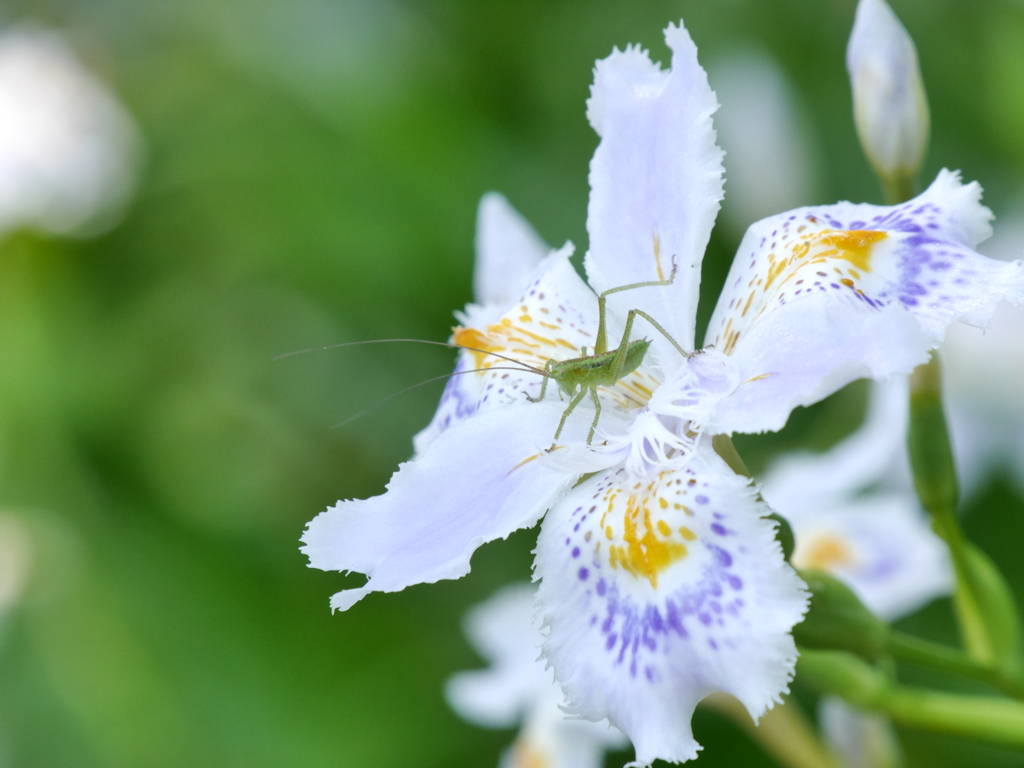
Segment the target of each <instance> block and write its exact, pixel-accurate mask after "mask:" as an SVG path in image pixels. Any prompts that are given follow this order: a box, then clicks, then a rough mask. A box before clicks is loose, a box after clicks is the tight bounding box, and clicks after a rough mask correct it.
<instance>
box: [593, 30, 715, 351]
mask: <svg viewBox="0 0 1024 768" xmlns="http://www.w3.org/2000/svg"><path fill="white" fill-rule="evenodd" d="M665 42H666V43H668V46H669V48H671V49H672V68H671V69H670V70H662V69H661V67H660V66H659V65H657V64H654V63H652V62H651V60H650V58H649V56H648V54H647V52H646V51H642V50H640V48H638V47H628V48H626V50H625V51H619V50H618V49H616V50H615V51H614V52H613V53H612V55H611V56H609V57H608V58H606V59H603V60H601V61H599V62H597V66H596V67H595V68H594V85H593V87H592V88H591V96H590V101H589V102H588V103H587V117H588V118H589V120H590V124H591V125H592V126H593V128H594V130H595V131H597V134H598V135H599V136H600V137H601V143H600V144H599V145H598V147H597V151H596V152H595V153H594V159H593V160H592V161H591V164H590V188H591V194H590V206H589V208H588V209H587V232H588V233H589V234H590V251H589V252H588V253H587V258H586V262H585V263H586V269H587V278H588V280H589V282H590V285H591V286H593V288H594V290H595V291H597V292H598V293H600V292H601V291H604V290H607V289H609V288H615V287H617V286H620V285H627V284H629V283H638V282H645V281H650V280H662V279H667V278H668V276H669V274H670V272H671V269H672V266H671V261H672V259H675V260H676V264H677V265H678V272H677V274H676V279H675V283H674V284H673V285H672V286H670V287H668V288H644V289H640V290H638V291H632V292H630V293H624V294H618V295H613V296H610V297H609V300H608V301H609V306H611V307H614V308H615V309H616V310H617V311H618V313H619V315H620V316H622V317H625V314H626V312H627V311H628V310H630V309H632V308H633V307H636V306H643V307H644V309H646V310H647V311H648V312H649V313H650V314H651V315H653V316H654V317H655V318H656V319H657V320H658V322H660V323H661V324H662V325H664V326H665V328H666V329H668V331H669V333H671V334H672V335H673V336H674V337H675V339H676V341H678V342H679V343H680V344H681V345H682V346H683V348H685V349H687V350H690V349H692V348H693V340H694V317H695V313H696V309H697V297H698V293H699V289H700V264H701V259H702V258H703V257H704V248H705V247H706V246H707V243H708V239H709V237H710V236H711V228H712V226H713V225H714V222H715V215H716V214H717V213H718V207H719V202H720V201H721V199H722V184H723V182H722V173H723V169H722V150H721V149H719V148H718V146H717V145H716V144H715V130H714V128H713V126H712V124H711V115H712V113H714V111H715V110H716V109H717V108H718V102H717V100H716V99H715V94H714V93H713V92H712V90H711V88H710V87H709V86H708V81H707V76H706V75H705V74H704V70H703V69H701V67H700V64H698V63H697V48H696V46H695V45H694V44H693V41H692V40H691V39H690V35H689V33H688V32H687V31H686V29H685V28H684V27H683V26H682V25H680V26H678V27H677V26H674V25H670V26H669V27H668V29H666V30H665ZM640 302H642V304H641V303H640ZM612 335H613V336H614V334H612ZM652 338H653V340H654V348H655V349H656V350H661V352H660V354H659V355H658V356H659V357H660V358H661V359H663V360H665V359H671V356H672V353H671V352H670V350H671V347H670V346H668V343H667V342H666V341H665V340H664V339H662V338H660V337H659V336H658V335H657V334H655V335H654V336H652ZM675 356H676V357H678V354H676V355H675Z"/></svg>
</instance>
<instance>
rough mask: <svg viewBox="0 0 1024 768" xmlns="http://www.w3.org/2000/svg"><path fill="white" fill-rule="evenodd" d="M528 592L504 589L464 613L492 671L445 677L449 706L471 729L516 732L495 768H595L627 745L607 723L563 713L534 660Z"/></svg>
mask: <svg viewBox="0 0 1024 768" xmlns="http://www.w3.org/2000/svg"><path fill="white" fill-rule="evenodd" d="M535 591H536V590H535V589H534V588H533V587H532V586H531V585H529V584H515V585H512V586H509V587H505V588H504V589H502V590H501V591H499V592H498V593H496V594H495V595H493V596H492V597H491V598H490V599H489V600H488V601H487V602H485V603H483V604H481V605H478V606H476V607H475V608H474V609H473V610H472V611H470V613H469V615H468V616H467V617H466V635H467V636H468V637H469V639H470V642H472V644H473V647H474V648H475V649H476V651H477V652H478V653H479V654H480V655H481V656H482V657H484V658H485V659H486V660H487V661H489V662H490V663H491V666H490V667H489V668H488V669H481V670H476V671H472V672H460V673H459V674H457V675H455V676H454V677H452V678H451V680H449V681H448V689H447V695H448V702H449V703H450V704H451V706H452V709H454V710H455V711H456V712H458V713H459V715H460V716H461V717H462V718H464V719H465V720H468V721H470V722H471V723H476V724H477V725H482V726H484V727H487V728H511V727H514V726H516V725H520V724H521V725H522V729H521V730H520V732H519V736H518V737H517V738H516V741H515V743H514V744H513V745H512V746H511V747H510V748H509V750H508V751H507V752H506V753H505V756H504V758H503V759H502V763H501V765H502V768H534V766H544V768H599V766H601V765H603V764H604V753H605V751H606V750H609V749H621V748H623V747H625V746H626V744H627V743H628V742H627V741H626V738H625V736H623V735H622V733H620V732H619V731H618V730H616V729H615V728H613V727H611V726H610V725H608V724H607V723H606V722H604V723H593V722H590V721H589V720H580V719H577V718H569V717H567V716H566V714H565V713H564V712H563V711H562V709H561V705H562V704H563V703H564V700H565V697H564V695H563V694H562V689H561V688H560V687H559V686H558V683H556V682H555V679H554V674H553V673H552V671H551V670H550V669H546V668H545V664H544V661H543V660H542V659H541V658H540V648H541V644H542V643H543V642H544V636H543V634H542V633H541V631H540V629H538V627H537V624H536V622H535V621H534V613H535V609H534V596H535Z"/></svg>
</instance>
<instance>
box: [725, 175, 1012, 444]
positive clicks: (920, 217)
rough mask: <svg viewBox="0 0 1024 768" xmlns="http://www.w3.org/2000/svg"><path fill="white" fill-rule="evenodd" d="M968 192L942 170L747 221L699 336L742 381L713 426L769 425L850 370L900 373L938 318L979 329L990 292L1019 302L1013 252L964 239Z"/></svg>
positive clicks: (969, 225) (981, 227)
mask: <svg viewBox="0 0 1024 768" xmlns="http://www.w3.org/2000/svg"><path fill="white" fill-rule="evenodd" d="M980 196H981V188H980V187H979V186H978V185H977V183H972V184H967V185H962V184H961V183H960V180H959V178H958V177H957V175H956V174H954V173H951V172H949V171H942V172H941V173H940V174H939V176H938V178H937V179H936V180H935V182H934V183H933V184H932V185H931V187H929V188H928V189H927V190H926V191H925V192H924V193H923V194H921V195H920V196H918V197H916V198H915V199H913V200H911V201H909V202H907V203H904V204H902V205H897V206H891V207H886V206H876V205H867V204H863V205H854V204H852V203H838V204H836V205H830V206H818V207H812V208H799V209H797V210H795V211H790V212H789V213H785V214H780V215H779V216H774V217H772V218H769V219H765V220H763V221H760V222H758V223H757V224H754V225H753V226H752V227H751V228H750V229H749V230H748V232H747V235H746V237H744V239H743V242H742V244H741V245H740V250H739V252H738V254H737V257H736V260H735V261H734V262H733V266H732V269H731V271H730V272H729V277H728V278H727V280H726V287H725V289H724V290H723V292H722V295H721V297H720V299H719V302H718V306H717V307H716V309H715V313H714V315H713V317H712V319H711V323H710V325H709V329H708V335H707V339H706V343H707V344H710V345H713V346H714V347H715V348H716V349H718V350H720V351H722V352H725V353H726V354H729V355H730V356H732V357H733V359H734V360H735V361H736V365H737V366H738V367H739V369H740V371H741V380H742V381H744V382H745V383H744V384H743V385H741V386H740V387H739V388H738V389H737V391H736V393H735V395H734V396H733V397H731V398H729V399H728V400H727V401H723V403H722V406H721V408H720V409H719V412H718V413H716V422H715V423H716V426H717V428H718V430H719V431H722V432H734V431H735V432H761V431H765V430H774V429H779V428H781V427H782V426H783V425H784V424H785V422H786V419H787V418H788V417H789V413H790V412H791V411H792V409H793V408H795V407H796V406H798V405H808V404H810V403H813V402H815V401H817V400H820V399H821V398H823V397H825V396H827V395H829V394H831V393H832V392H834V391H835V390H837V389H838V388H840V387H842V386H843V385H845V384H847V383H848V382H850V381H853V380H854V379H857V378H861V377H866V376H867V377H873V378H885V377H888V376H890V375H892V374H893V373H906V372H909V371H910V370H912V369H913V367H914V366H916V365H918V364H919V363H921V362H923V361H924V360H926V359H927V354H928V351H929V350H930V349H933V348H935V347H936V346H938V345H939V343H940V342H941V341H942V338H943V336H944V334H945V329H946V327H947V326H948V325H949V324H950V323H952V322H954V321H956V320H961V321H964V322H967V323H970V324H972V325H981V326H984V325H986V324H987V323H988V322H989V320H990V318H991V316H992V313H993V312H994V311H995V308H996V305H998V303H999V302H1000V301H1002V300H1003V299H1007V300H1009V301H1012V302H1014V303H1021V302H1022V301H1024V263H1022V262H1013V263H1007V262H1000V261H995V260H993V259H988V258H986V257H984V256H981V255H980V254H978V253H976V252H975V251H974V250H972V249H973V247H974V246H975V245H977V243H978V242H980V241H981V240H983V239H984V238H986V237H988V235H989V234H990V232H991V229H990V227H989V225H988V220H989V219H990V218H991V213H990V212H989V210H988V209H987V208H985V207H984V206H983V205H981V203H980Z"/></svg>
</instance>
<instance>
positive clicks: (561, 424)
mask: <svg viewBox="0 0 1024 768" xmlns="http://www.w3.org/2000/svg"><path fill="white" fill-rule="evenodd" d="M586 394H587V390H586V389H580V391H579V394H578V395H573V397H572V400H570V401H569V407H568V408H566V409H565V413H563V414H562V420H561V421H560V422H558V429H556V430H555V440H558V436H559V435H560V434H562V429H563V428H564V427H565V420H566V419H568V418H569V414H570V413H572V412H573V411H575V410H576V406H577V405H579V404H580V402H582V400H583V396H584V395H586ZM552 447H554V446H552Z"/></svg>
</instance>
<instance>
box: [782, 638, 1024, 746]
mask: <svg viewBox="0 0 1024 768" xmlns="http://www.w3.org/2000/svg"><path fill="white" fill-rule="evenodd" d="M797 675H798V677H799V678H800V679H801V680H802V681H803V682H805V683H807V684H808V685H811V686H812V687H814V688H816V689H817V690H818V691H820V692H822V693H830V694H834V695H836V696H841V697H842V698H844V699H846V700H847V701H848V702H850V703H851V704H852V705H853V706H855V707H858V708H861V709H868V710H874V711H877V712H881V713H883V714H886V715H888V716H889V717H890V718H892V720H893V722H895V723H897V724H899V725H904V726H909V727H913V728H923V729H926V730H930V731H938V732H941V733H950V734H955V735H957V736H964V737H967V738H973V739H979V740H983V741H988V742H993V743H997V744H1004V745H1007V746H1011V747H1016V748H1019V749H1024V702H1020V701H1014V700H1012V699H1004V698H999V697H993V696H967V695H963V694H957V693H940V692H938V691H930V690H922V689H919V688H910V687H908V686H900V685H894V684H893V683H892V682H891V681H890V680H889V679H888V678H887V676H886V675H885V673H884V672H882V671H880V670H878V669H877V668H875V667H873V666H871V665H870V664H868V663H866V662H864V661H863V660H861V659H859V658H857V657H856V656H854V655H853V654H850V653H845V652H843V651H811V650H807V649H803V650H801V653H800V660H799V662H798V664H797Z"/></svg>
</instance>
